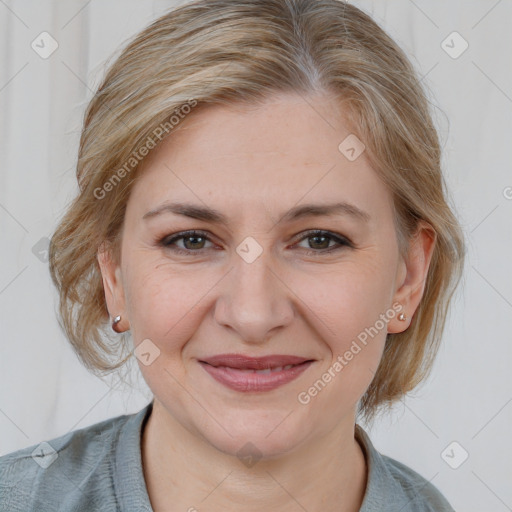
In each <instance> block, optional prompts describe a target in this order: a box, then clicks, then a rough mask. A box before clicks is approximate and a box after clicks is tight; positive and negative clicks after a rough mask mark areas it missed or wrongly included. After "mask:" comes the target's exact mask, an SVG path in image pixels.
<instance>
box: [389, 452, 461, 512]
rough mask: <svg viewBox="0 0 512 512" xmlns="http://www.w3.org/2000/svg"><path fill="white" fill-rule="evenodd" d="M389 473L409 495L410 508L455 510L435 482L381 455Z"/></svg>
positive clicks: (440, 511) (428, 511)
mask: <svg viewBox="0 0 512 512" xmlns="http://www.w3.org/2000/svg"><path fill="white" fill-rule="evenodd" d="M381 457H382V458H383V460H384V463H385V464H386V466H387V468H388V470H389V473H390V474H391V476H392V477H393V478H394V480H395V481H396V482H397V484H398V485H399V486H400V488H401V489H402V492H403V494H404V496H406V497H407V500H408V504H409V508H407V509H406V510H411V511H414V512H416V511H418V512H420V511H421V512H454V509H453V508H452V506H451V505H450V504H449V503H448V501H447V499H446V498H445V497H444V496H443V494H441V492H440V491H439V489H438V488H437V487H435V485H434V484H432V483H431V482H429V481H428V480H427V479H426V478H424V477H423V476H421V475H420V474H419V473H417V472H416V471H414V470H413V469H411V468H410V467H409V466H406V465H405V464H403V463H402V462H399V461H398V460H395V459H392V458H391V457H388V456H386V455H381Z"/></svg>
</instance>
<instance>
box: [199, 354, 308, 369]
mask: <svg viewBox="0 0 512 512" xmlns="http://www.w3.org/2000/svg"><path fill="white" fill-rule="evenodd" d="M306 361H311V359H307V358H305V357H298V356H286V355H270V356H264V357H248V356H244V355H241V354H220V355H217V356H213V357H209V358H207V359H203V360H201V362H203V363H207V364H209V365H211V366H215V367H219V366H224V367H227V368H233V369H235V370H268V369H270V370H271V371H272V370H276V371H277V370H278V369H281V370H282V369H283V368H285V367H286V366H295V365H298V364H302V363H305V362H306Z"/></svg>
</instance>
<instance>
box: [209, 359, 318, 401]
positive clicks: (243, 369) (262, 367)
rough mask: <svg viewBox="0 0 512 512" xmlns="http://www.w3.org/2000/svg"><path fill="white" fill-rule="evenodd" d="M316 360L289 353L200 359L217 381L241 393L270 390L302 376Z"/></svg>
mask: <svg viewBox="0 0 512 512" xmlns="http://www.w3.org/2000/svg"><path fill="white" fill-rule="evenodd" d="M313 362H314V360H312V359H307V358H305V357H298V356H288V355H271V356H264V357H249V356H244V355H240V354H220V355H217V356H213V357H208V358H206V359H203V360H199V363H200V364H201V366H202V367H203V368H204V370H206V372H207V373H208V374H209V375H210V376H211V377H213V378H214V379H215V380H216V381H217V382H220V383H221V384H223V385H224V386H226V387H228V388H230V389H232V390H235V391H241V392H256V391H270V390H272V389H275V388H277V387H279V386H282V385H284V384H286V383H288V382H291V381H292V380H294V379H296V378H297V377H298V376H299V375H301V374H302V373H303V372H304V371H305V370H306V369H307V368H309V366H310V365H311V364H313Z"/></svg>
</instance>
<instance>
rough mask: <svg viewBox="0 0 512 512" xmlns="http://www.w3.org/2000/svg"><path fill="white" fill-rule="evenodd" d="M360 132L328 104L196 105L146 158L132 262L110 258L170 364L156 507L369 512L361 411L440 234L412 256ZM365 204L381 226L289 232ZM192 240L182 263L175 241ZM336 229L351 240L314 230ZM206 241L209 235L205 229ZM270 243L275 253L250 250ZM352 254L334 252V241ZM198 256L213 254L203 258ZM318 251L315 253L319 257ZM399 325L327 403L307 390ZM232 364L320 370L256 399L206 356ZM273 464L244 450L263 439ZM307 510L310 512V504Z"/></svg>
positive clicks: (132, 312)
mask: <svg viewBox="0 0 512 512" xmlns="http://www.w3.org/2000/svg"><path fill="white" fill-rule="evenodd" d="M350 133H351V131H350V129H349V128H348V125H347V124H346V123H345V121H344V120H343V111H342V109H341V106H340V105H339V104H338V103H335V100H334V99H333V98H332V97H330V96H328V95H320V94H318V95H315V96H310V97H309V98H308V99H307V102H306V101H305V99H304V98H302V97H301V96H298V95H295V94H285V93H280V94H277V95H275V96H273V97H272V98H269V99H268V100H267V101H266V103H265V104H264V105H263V106H258V107H254V106H253V107H247V106H242V105H237V106H234V105H232V106H230V107H229V108H228V107H226V106H218V105H217V106H208V107H206V108H202V110H200V111H197V112H194V113H193V114H191V115H190V116H189V117H188V118H187V119H186V120H185V121H183V122H182V124H181V125H179V127H178V129H176V131H175V133H173V135H172V137H170V138H168V139H165V140H164V141H163V143H162V144H161V145H159V146H158V147H157V148H156V149H154V150H153V151H152V152H151V153H150V155H149V156H148V157H147V158H146V159H145V160H144V162H143V168H142V170H141V174H140V176H139V179H138V181H137V182H136V184H135V185H134V188H133V190H132V193H131V195H130V198H129V201H128V204H127V209H126V215H125V222H124V225H123V232H122V245H121V262H120V263H117V262H115V261H114V260H113V259H112V258H111V257H110V253H109V252H108V250H105V249H104V248H102V249H101V250H100V251H98V261H99V263H100V267H101V271H102V276H103V283H104V288H105V297H106V300H107V305H108V309H109V312H110V314H111V316H112V317H113V316H115V315H117V314H120V315H122V320H121V322H120V323H119V324H118V328H119V330H121V331H123V330H127V329H130V330H131V332H132V335H133V339H134V344H135V345H136V346H137V345H138V344H139V343H141V342H142V341H143V340H146V339H149V340H151V343H152V345H150V346H151V347H158V349H159V350H160V353H159V355H158V357H156V359H154V361H153V362H152V363H151V364H149V365H147V366H146V365H144V364H142V363H141V362H140V361H139V366H140V370H141V372H142V374H143V377H144V379H145V381H146V382H147V384H148V386H149V387H150V389H151V390H152V392H153V394H154V397H155V401H154V408H153V412H152V414H151V416H150V418H149V421H148V423H147V425H146V428H145V429H144V432H143V440H142V459H143V466H144V477H145V480H146V484H147V488H148V494H149V497H150V500H151V503H152V506H153V508H154V510H155V511H163V510H191V511H192V510H194V508H192V507H195V508H196V509H197V510H208V511H221V510H233V509H234V507H236V506H239V507H241V509H243V510H245V511H261V510H265V511H270V512H272V511H280V512H282V511H285V512H288V511H290V512H291V511H299V510H303V508H305V509H306V510H308V511H309V512H316V511H320V510H322V511H323V512H325V511H334V510H337V511H339V510H343V511H347V512H351V511H354V512H355V511H358V510H359V508H360V506H361V503H362V500H363V496H364V492H365V489H366V483H367V468H366V466H365V458H364V454H363V452H362V449H361V447H360V446H359V444H358V442H357V441H356V440H355V439H354V425H355V417H356V408H357V404H358V401H359V400H360V398H361V397H362V396H363V394H364V392H365V391H366V389H367V388H368V386H369V385H370V383H371V380H372V378H373V375H374V373H375V371H376V369H377V367H378V364H379V361H380V359H381V357H382V352H383V349H384V344H385V339H386V334H387V332H394V333H395V332H401V331H403V330H405V329H407V327H408V326H409V324H410V318H411V317H412V315H413V314H414V311H415V310H416V308H417V307H418V304H419V302H420V299H421V296H422V294H423V290H424V282H425V278H426V275H427V270H428V266H429V263H430V259H431V255H432V250H433V246H434V243H435V234H434V233H433V231H432V229H431V228H430V226H428V225H427V224H425V223H422V224H421V225H420V228H419V230H418V233H417V236H416V237H415V238H413V239H412V240H411V243H410V246H409V252H408V254H407V256H406V257H405V258H401V257H400V256H399V252H398V246H397V237H396V232H395V227H394V223H393V210H392V201H391V195H390V194H389V192H388V190H387V189H386V187H385V186H384V184H383V182H382V181H381V180H380V179H379V177H378V176H377V174H376V173H375V171H374V170H373V169H372V168H371V167H370V165H369V163H368V160H367V159H366V156H365V153H364V152H363V153H362V154H361V155H360V156H359V157H358V158H357V159H356V160H355V161H349V160H348V159H347V158H346V157H345V156H344V155H343V154H342V153H341V152H340V151H339V150H338V145H339V144H340V143H341V142H342V141H343V140H344V139H345V138H346V137H347V136H348V135H349V134H350ZM341 200H343V201H347V202H349V203H351V204H353V205H356V206H357V207H358V208H360V209H361V210H364V211H365V212H367V213H368V214H369V215H370V220H369V221H368V222H363V221H361V220H358V219H356V218H354V217H352V216H349V215H346V214H345V215H335V216H320V217H312V216H310V217H304V218H301V219H297V220H295V221H292V222H282V223H278V220H279V219H281V218H282V216H283V215H284V213H285V212H287V211H288V210H289V209H291V208H293V207H295V206H297V205H298V204H303V203H320V204H325V203H330V202H337V201H341ZM164 201H173V202H177V201H180V202H187V203H193V204H195V205H198V206H205V205H206V206H208V207H211V208H215V209H216V210H219V211H220V212H222V213H223V214H225V215H226V216H227V218H228V220H229V224H228V225H227V226H224V225H220V224H215V223H212V222H209V221H204V220H196V219H192V218H189V217H184V216H180V215H176V214H174V213H162V214H160V215H156V216H154V217H152V218H150V219H146V220H143V219H142V217H143V215H144V214H145V213H146V212H148V211H149V210H151V209H153V208H155V207H157V206H158V205H160V204H162V203H163V202H164ZM188 229H197V230H201V231H205V232H206V235H207V237H208V239H197V238H196V239H194V238H181V239H180V240H177V241H176V242H175V243H174V247H178V248H181V249H184V250H186V249H188V250H189V254H188V255H180V254H176V253H174V252H173V251H172V250H171V247H172V246H169V247H165V246H163V245H161V244H159V240H160V239H162V238H164V237H166V236H167V238H168V239H169V237H168V235H173V234H175V233H179V232H181V231H184V230H188ZM309 229H321V230H327V231H330V232H332V233H333V234H335V235H340V236H342V237H343V236H344V237H346V238H348V239H349V240H350V241H351V243H352V244H353V247H350V246H347V245H338V244H337V242H336V239H335V238H327V239H321V238H320V239H319V238H315V237H314V236H311V235H310V236H308V237H306V235H304V232H305V231H306V230H309ZM199 236H200V235H199ZM246 237H252V238H254V239H255V240H256V241H257V243H258V244H259V245H260V246H261V248H262V251H263V252H262V253H261V255H260V256H259V257H258V258H257V259H255V260H254V261H253V262H252V263H247V262H246V261H245V260H244V259H243V258H242V257H240V256H239V254H238V253H237V252H236V248H237V247H238V246H239V245H240V243H241V242H242V241H243V240H244V239H245V238H246ZM331 247H339V249H338V250H336V251H333V252H331V253H326V252H325V250H326V248H331ZM194 251H195V252H194ZM308 251H310V254H308ZM395 302H399V303H401V304H402V306H403V309H402V311H404V312H405V313H406V315H407V317H408V318H407V321H405V322H404V321H399V320H398V319H397V315H394V318H392V319H390V320H389V321H388V322H387V324H386V325H385V328H383V329H381V330H380V331H379V333H378V335H376V336H374V337H373V338H371V339H370V341H369V342H368V344H367V345H366V346H364V347H363V348H362V350H361V351H360V352H359V353H358V354H357V355H355V356H354V357H353V359H352V360H351V361H350V362H348V364H346V366H344V367H343V369H342V371H340V372H337V373H336V376H335V377H334V378H332V380H331V382H329V384H328V385H327V386H325V388H324V389H322V390H321V392H319V393H318V394H317V395H316V396H314V397H312V398H311V400H310V401H309V403H307V404H302V403H300V402H299V401H298V399H297V396H298V394H299V393H300V392H303V391H307V390H308V388H310V387H311V386H312V385H313V383H314V382H315V381H316V380H317V379H318V378H320V377H321V376H322V374H323V373H324V372H326V371H327V370H328V369H329V368H331V367H332V366H333V364H334V363H335V361H336V360H337V358H338V356H340V355H343V354H344V353H345V352H346V351H347V350H348V349H349V348H350V346H351V343H352V342H353V340H355V339H356V338H357V335H358V334H359V333H361V332H362V331H363V330H364V329H365V328H367V327H370V326H373V325H374V324H375V322H376V320H377V319H379V315H380V314H382V313H385V312H386V311H390V310H392V305H393V303H395ZM221 353H240V354H245V355H251V356H263V355H268V354H288V355H298V356H303V357H307V358H308V359H315V362H314V363H313V364H312V365H311V366H310V368H308V369H307V370H306V371H305V372H304V373H302V374H301V375H300V376H299V377H298V378H297V379H295V380H294V381H292V382H290V383H287V384H285V385H283V386H281V387H279V388H277V389H275V390H272V391H267V392H259V393H258V392H252V393H241V392H237V391H233V390H231V389H228V388H226V387H224V386H223V385H222V384H220V383H218V382H217V381H215V380H214V379H213V378H212V377H211V376H210V375H209V374H208V373H207V372H206V371H205V370H204V369H203V368H202V366H201V365H200V364H199V363H198V359H201V358H205V357H207V356H212V355H215V354H221ZM248 442H250V443H252V444H251V446H255V447H257V450H258V451H259V454H260V456H261V459H259V460H258V462H257V463H256V464H254V465H253V466H252V467H247V466H246V465H244V464H243V463H242V462H241V460H240V459H239V458H238V457H237V452H238V450H240V448H241V447H243V446H244V445H246V443H248ZM301 507H303V508H301Z"/></svg>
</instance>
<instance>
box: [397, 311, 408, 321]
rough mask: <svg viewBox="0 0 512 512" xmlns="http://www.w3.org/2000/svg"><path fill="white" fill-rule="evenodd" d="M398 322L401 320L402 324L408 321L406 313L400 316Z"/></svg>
mask: <svg viewBox="0 0 512 512" xmlns="http://www.w3.org/2000/svg"><path fill="white" fill-rule="evenodd" d="M398 320H400V321H401V322H405V321H406V320H407V317H406V316H405V314H404V313H400V314H399V315H398Z"/></svg>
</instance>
